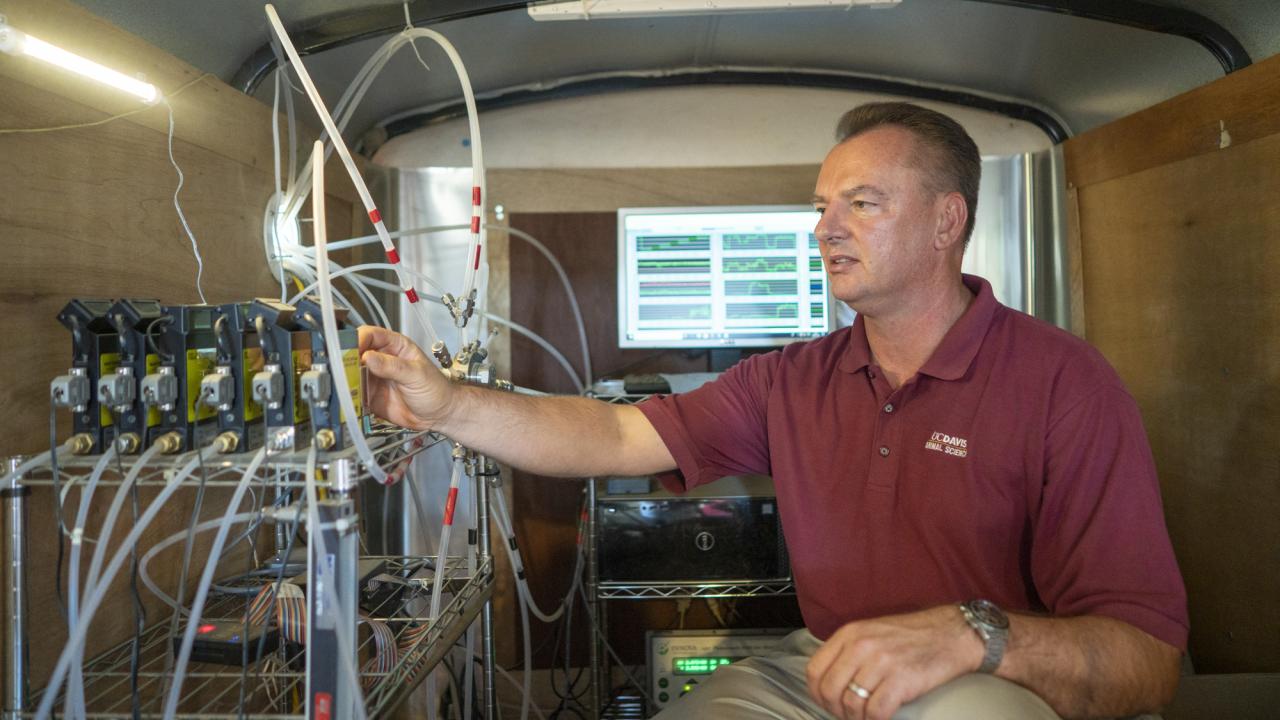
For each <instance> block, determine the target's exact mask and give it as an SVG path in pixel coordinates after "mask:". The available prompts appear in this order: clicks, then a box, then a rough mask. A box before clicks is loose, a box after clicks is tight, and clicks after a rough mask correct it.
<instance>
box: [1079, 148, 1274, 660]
mask: <svg viewBox="0 0 1280 720" xmlns="http://www.w3.org/2000/svg"><path fill="white" fill-rule="evenodd" d="M1277 196H1280V134H1273V135H1270V136H1267V137H1264V138H1261V139H1258V140H1254V141H1252V142H1248V143H1240V144H1235V145H1232V146H1231V147H1230V148H1227V149H1224V150H1218V149H1214V150H1212V151H1210V152H1206V153H1202V154H1198V155H1194V156H1192V157H1189V158H1187V159H1184V160H1181V161H1178V162H1174V163H1168V164H1164V165H1159V166H1156V167H1153V168H1151V169H1148V170H1145V171H1141V172H1138V173H1134V174H1130V175H1125V176H1122V177H1119V178H1116V179H1113V180H1109V181H1106V182H1101V183H1097V184H1094V185H1089V186H1085V187H1081V188H1079V189H1078V204H1079V212H1080V230H1081V236H1082V238H1083V244H1084V251H1083V253H1082V262H1083V276H1084V278H1085V279H1086V282H1085V284H1084V299H1085V306H1086V313H1087V316H1088V339H1089V341H1090V342H1092V343H1093V344H1094V345H1096V346H1097V347H1098V348H1099V349H1100V350H1102V352H1103V353H1104V354H1105V355H1106V356H1107V358H1108V359H1109V360H1110V361H1111V362H1112V364H1114V365H1115V367H1116V369H1117V370H1118V371H1119V373H1120V374H1121V376H1122V377H1123V378H1124V380H1125V383H1126V384H1127V386H1128V387H1129V390H1130V392H1132V393H1133V395H1134V397H1135V398H1137V400H1138V403H1139V405H1140V407H1141V409H1142V413H1143V417H1144V419H1145V422H1146V427H1147V433H1148V436H1149V437H1150V439H1151V445H1152V450H1153V452H1154V454H1155V457H1156V460H1157V466H1158V468H1159V474H1160V479H1161V485H1162V489H1163V495H1164V501H1165V512H1166V518H1167V521H1168V524H1169V531H1170V535H1171V537H1172V538H1173V542H1174V548H1175V550H1176V552H1177V555H1178V559H1179V564H1180V566H1181V568H1182V571H1183V575H1184V578H1185V580H1186V583H1187V590H1188V594H1189V606H1190V612H1191V656H1192V660H1193V661H1194V662H1195V664H1196V667H1197V669H1198V670H1200V671H1201V672H1260V671H1276V670H1277V669H1280V602H1277V598H1280V456H1278V455H1277V453H1276V451H1275V447H1276V441H1275V438H1276V437H1277V436H1280V394H1278V393H1277V388H1278V387H1280V334H1278V333H1277V332H1276V328H1277V327H1280V243H1277V242H1276V238H1278V237H1280V205H1277V203H1275V201H1274V198H1276V197H1277Z"/></svg>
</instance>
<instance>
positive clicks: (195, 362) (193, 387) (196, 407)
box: [187, 348, 218, 422]
mask: <svg viewBox="0 0 1280 720" xmlns="http://www.w3.org/2000/svg"><path fill="white" fill-rule="evenodd" d="M217 364H218V361H217V353H216V352H215V351H214V350H213V349H212V348H210V349H207V350H197V349H195V348H191V349H190V350H187V422H196V421H197V420H208V419H209V418H211V417H214V416H216V415H217V414H218V410H217V409H216V408H213V407H210V406H208V405H206V404H205V403H202V402H200V381H201V380H203V379H204V376H205V375H208V374H209V373H211V372H213V368H214V366H215V365H217Z"/></svg>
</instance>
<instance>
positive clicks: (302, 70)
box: [265, 4, 439, 402]
mask: <svg viewBox="0 0 1280 720" xmlns="http://www.w3.org/2000/svg"><path fill="white" fill-rule="evenodd" d="M265 9H266V11H267V19H268V20H269V21H270V22H271V27H272V29H273V30H274V31H275V34H276V36H277V37H278V38H279V40H280V44H281V46H283V47H284V51H285V53H287V54H288V55H289V61H290V62H291V63H293V68H294V70H295V71H296V72H297V73H298V78H299V79H300V80H301V81H302V86H303V88H304V89H305V90H306V91H307V97H308V98H310V99H311V104H312V105H313V106H314V107H315V111H316V114H317V115H319V116H320V121H321V122H322V123H323V124H324V127H325V130H327V131H328V132H329V136H330V140H331V141H332V142H333V146H334V149H335V150H337V151H338V157H340V158H341V159H342V164H343V166H345V167H346V169H347V174H348V175H350V176H351V183H352V185H354V186H355V189H356V194H358V195H359V196H360V202H361V203H363V204H364V208H365V211H366V212H368V213H369V219H370V220H371V221H372V222H373V228H374V230H375V231H376V232H377V233H378V236H379V237H380V238H381V239H382V249H383V250H384V251H386V252H387V254H388V255H391V256H394V257H398V256H395V255H394V253H395V252H396V249H395V245H394V244H393V243H392V242H391V238H390V237H388V236H387V228H386V226H385V225H384V224H383V222H382V215H381V214H379V212H378V208H377V206H376V205H374V202H373V196H372V195H370V194H369V187H368V186H367V185H366V184H365V182H364V178H363V177H362V176H361V175H360V172H359V170H357V169H356V164H355V161H354V160H352V159H351V152H350V151H349V150H348V149H347V144H346V142H345V141H344V140H343V139H342V135H341V134H340V133H339V132H338V128H337V127H335V126H334V123H333V118H332V117H331V116H330V115H329V111H328V110H327V109H326V108H325V105H324V100H323V99H321V97H320V92H319V91H318V90H316V86H315V83H313V82H312V81H311V75H310V74H309V73H307V69H306V67H305V66H304V65H303V64H302V58H300V57H298V51H297V49H295V48H294V47H293V41H291V40H290V39H289V34H288V33H286V32H285V30H284V25H283V24H281V22H280V16H279V15H278V14H277V13H276V9H275V8H274V7H272V6H271V5H270V4H267V6H266V8H265ZM316 144H317V145H319V146H320V149H319V151H318V152H313V154H312V164H313V165H314V166H315V167H314V169H313V172H312V173H311V178H312V187H311V194H312V202H313V203H315V202H317V201H319V203H320V207H321V209H323V197H321V198H316V197H315V195H316V194H319V195H321V196H323V195H324V182H323V180H324V172H323V163H324V160H323V159H322V158H323V156H324V146H323V145H322V144H320V143H319V142H318V141H317V143H316ZM312 207H313V209H314V207H315V205H313V206H312ZM312 224H313V225H321V226H323V224H324V215H323V214H319V215H317V214H315V213H314V212H313V214H312ZM323 254H324V251H323V250H321V249H320V248H319V246H317V248H316V259H317V264H318V263H319V261H320V256H321V255H323ZM395 264H396V266H397V268H398V267H399V263H398V262H397V263H395ZM396 276H397V279H399V280H400V286H401V289H403V290H404V293H405V296H406V297H407V298H408V299H409V304H410V305H411V306H413V307H414V309H415V311H416V312H415V315H416V316H417V318H418V321H419V322H420V323H422V326H423V329H424V330H426V332H427V337H428V338H429V339H430V341H431V343H433V344H434V343H435V342H436V341H437V340H439V337H438V336H437V335H436V330H435V327H434V326H433V325H432V324H431V318H430V317H428V316H427V309H426V308H425V307H424V306H423V305H422V303H420V302H418V294H417V291H415V290H414V288H413V284H412V283H410V282H409V278H408V276H407V275H405V274H404V273H402V272H400V271H399V269H397V271H396ZM339 357H341V356H339ZM348 402H350V401H349V400H348Z"/></svg>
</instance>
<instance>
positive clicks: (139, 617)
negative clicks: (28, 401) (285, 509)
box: [101, 316, 168, 720]
mask: <svg viewBox="0 0 1280 720" xmlns="http://www.w3.org/2000/svg"><path fill="white" fill-rule="evenodd" d="M167 317H168V316H162V317H159V318H156V319H155V320H152V321H151V323H150V324H149V325H148V326H147V332H146V335H147V343H148V344H150V345H151V349H152V350H156V347H155V344H154V342H153V341H152V337H151V329H152V328H154V327H155V325H156V323H157V322H159V321H160V320H163V319H165V318H167ZM156 354H157V355H159V354H160V352H159V351H158V350H156ZM143 415H144V416H145V415H146V412H145V410H144V412H143ZM113 416H114V415H113ZM117 422H118V419H117ZM145 432H146V431H145V430H144V431H143V433H144V434H145ZM115 456H116V472H117V473H119V475H120V478H121V479H122V480H123V479H124V478H125V477H126V474H125V470H124V461H123V460H122V459H121V458H120V453H119V452H116V454H115ZM147 457H149V456H147ZM137 464H138V465H142V464H143V461H142V460H141V459H140V460H139V461H138V463H137ZM129 497H130V507H131V509H132V513H133V521H134V522H135V523H136V522H137V521H138V484H137V483H136V482H135V483H133V484H132V485H131V486H130V487H129ZM101 538H102V542H103V543H108V542H110V541H111V538H110V537H107V535H106V532H103V533H101ZM129 593H130V595H131V597H132V599H133V642H132V645H131V646H130V648H129V698H130V710H131V712H132V715H133V720H139V718H140V717H141V716H142V706H141V698H140V697H139V695H138V669H139V665H140V660H141V655H140V653H141V650H142V630H143V629H144V628H145V627H146V624H147V609H146V608H145V607H143V605H142V595H141V594H140V593H139V592H138V546H137V545H134V546H133V547H132V548H130V549H129Z"/></svg>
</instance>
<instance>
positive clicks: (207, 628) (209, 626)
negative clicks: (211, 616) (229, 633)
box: [196, 623, 218, 635]
mask: <svg viewBox="0 0 1280 720" xmlns="http://www.w3.org/2000/svg"><path fill="white" fill-rule="evenodd" d="M217 629H218V626H217V625H214V624H213V623H205V624H204V625H201V626H200V627H198V628H196V632H197V633H199V634H201V635H205V634H207V633H211V632H213V631H214V630H217Z"/></svg>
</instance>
